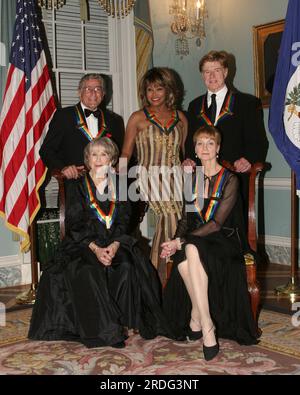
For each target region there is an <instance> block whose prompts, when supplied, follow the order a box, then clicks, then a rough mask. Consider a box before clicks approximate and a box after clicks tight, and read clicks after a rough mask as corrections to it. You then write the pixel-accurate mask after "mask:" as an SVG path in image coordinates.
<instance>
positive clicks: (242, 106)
mask: <svg viewBox="0 0 300 395" xmlns="http://www.w3.org/2000/svg"><path fill="white" fill-rule="evenodd" d="M208 114H209V112H208V109H207V94H205V95H203V96H200V97H197V98H196V99H194V100H193V101H192V102H191V103H190V104H189V108H188V121H189V131H188V136H187V139H186V144H185V154H186V158H191V159H195V149H194V144H193V134H194V133H195V131H196V130H197V129H198V128H199V127H200V126H203V125H205V124H211V122H210V120H209V115H208ZM215 126H216V127H217V129H218V130H219V131H220V132H221V135H222V142H221V150H220V155H219V158H220V160H227V161H229V162H234V161H235V160H237V159H239V158H241V157H244V158H246V159H247V160H248V161H249V162H250V163H254V162H258V161H265V159H266V155H267V150H268V140H267V137H266V131H265V127H264V121H263V111H262V106H261V102H260V100H259V99H258V98H256V97H255V96H251V95H248V94H245V93H240V92H236V93H233V92H231V91H228V92H227V94H226V97H225V99H224V103H223V105H222V109H221V112H220V115H219V116H218V119H217V123H216V125H215Z"/></svg>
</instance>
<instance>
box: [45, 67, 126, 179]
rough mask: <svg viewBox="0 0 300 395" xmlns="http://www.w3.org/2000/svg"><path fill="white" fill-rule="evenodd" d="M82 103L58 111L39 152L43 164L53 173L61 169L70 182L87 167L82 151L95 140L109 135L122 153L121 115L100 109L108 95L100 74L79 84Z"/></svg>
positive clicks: (122, 130)
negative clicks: (54, 170)
mask: <svg viewBox="0 0 300 395" xmlns="http://www.w3.org/2000/svg"><path fill="white" fill-rule="evenodd" d="M78 95H79V98H80V102H79V103H77V104H76V105H75V106H71V107H66V108H63V109H60V110H57V111H56V113H55V114H54V116H53V119H52V120H51V122H50V125H49V130H48V133H47V135H46V137H45V140H44V142H43V144H42V146H41V149H40V156H41V158H42V161H43V162H44V163H45V165H46V166H47V167H48V169H49V170H50V171H51V170H53V169H59V170H61V171H62V173H63V174H64V175H65V177H66V178H67V179H72V178H77V177H78V176H79V173H80V170H82V169H83V168H84V158H83V150H84V148H85V146H86V145H87V144H88V143H89V142H90V141H91V140H92V139H93V138H95V137H100V136H101V137H102V136H107V137H110V138H111V139H112V140H114V142H115V143H116V144H117V146H118V148H119V150H120V152H121V149H122V145H123V140H124V134H125V131H124V122H123V119H122V118H121V116H119V115H117V114H115V113H112V112H111V111H108V110H102V109H101V108H100V107H99V106H100V104H101V102H102V100H103V98H104V96H105V82H104V79H103V78H102V77H101V75H100V74H86V75H85V76H83V77H82V78H81V80H80V82H79V86H78Z"/></svg>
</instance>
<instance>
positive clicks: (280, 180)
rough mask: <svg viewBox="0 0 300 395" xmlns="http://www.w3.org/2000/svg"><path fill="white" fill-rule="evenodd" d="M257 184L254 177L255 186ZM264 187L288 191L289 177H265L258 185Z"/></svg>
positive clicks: (289, 186) (289, 187) (289, 185)
mask: <svg viewBox="0 0 300 395" xmlns="http://www.w3.org/2000/svg"><path fill="white" fill-rule="evenodd" d="M258 185H259V182H258V178H257V179H256V186H258ZM259 186H260V187H261V188H264V189H272V190H274V189H276V190H284V191H289V190H290V189H291V179H290V178H288V177H277V178H275V177H266V178H264V179H263V182H262V184H260V185H259Z"/></svg>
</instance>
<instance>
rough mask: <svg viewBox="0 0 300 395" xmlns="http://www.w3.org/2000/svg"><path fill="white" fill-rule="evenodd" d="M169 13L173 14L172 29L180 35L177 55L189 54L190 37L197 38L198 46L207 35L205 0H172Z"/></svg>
mask: <svg viewBox="0 0 300 395" xmlns="http://www.w3.org/2000/svg"><path fill="white" fill-rule="evenodd" d="M169 13H170V14H171V15H173V18H174V19H173V21H172V23H171V31H172V33H174V34H177V35H178V38H177V39H176V41H175V49H176V55H180V56H181V58H183V56H185V55H188V54H189V53H190V51H189V44H188V39H192V38H195V39H196V45H197V47H200V46H201V41H202V40H203V39H204V38H205V37H206V36H205V26H204V18H207V16H208V14H207V10H206V5H205V0H172V5H170V9H169Z"/></svg>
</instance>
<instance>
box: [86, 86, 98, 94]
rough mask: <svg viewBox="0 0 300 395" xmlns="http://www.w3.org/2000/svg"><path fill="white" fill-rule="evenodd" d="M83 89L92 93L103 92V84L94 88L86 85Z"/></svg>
mask: <svg viewBox="0 0 300 395" xmlns="http://www.w3.org/2000/svg"><path fill="white" fill-rule="evenodd" d="M82 90H83V91H84V92H85V93H88V94H91V93H93V92H95V93H101V92H102V87H101V86H95V88H92V87H91V86H85V87H83V88H82Z"/></svg>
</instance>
